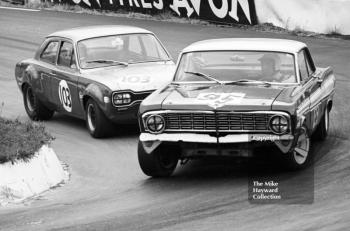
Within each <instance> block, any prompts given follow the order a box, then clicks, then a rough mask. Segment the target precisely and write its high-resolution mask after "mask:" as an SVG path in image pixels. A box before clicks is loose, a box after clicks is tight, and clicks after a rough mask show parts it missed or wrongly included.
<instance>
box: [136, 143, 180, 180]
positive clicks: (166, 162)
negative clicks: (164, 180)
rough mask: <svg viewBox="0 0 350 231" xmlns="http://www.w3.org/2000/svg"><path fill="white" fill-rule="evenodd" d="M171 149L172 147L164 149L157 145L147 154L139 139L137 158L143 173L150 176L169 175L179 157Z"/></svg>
mask: <svg viewBox="0 0 350 231" xmlns="http://www.w3.org/2000/svg"><path fill="white" fill-rule="evenodd" d="M173 150H174V149H170V148H168V149H166V147H164V146H163V147H162V146H159V147H157V148H156V149H155V150H153V152H151V153H150V154H148V153H147V152H146V151H145V149H144V148H143V145H142V143H141V142H140V141H139V144H138V159H139V164H140V167H141V169H142V171H143V173H145V174H146V175H147V176H151V177H168V176H171V174H172V173H173V172H174V170H175V168H176V165H177V162H178V159H179V158H178V155H177V153H175V152H174V151H173Z"/></svg>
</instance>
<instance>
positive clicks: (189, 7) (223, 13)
mask: <svg viewBox="0 0 350 231" xmlns="http://www.w3.org/2000/svg"><path fill="white" fill-rule="evenodd" d="M54 2H55V3H66V4H72V5H80V6H82V7H84V8H91V9H97V10H98V9H100V10H108V11H117V10H121V9H124V10H127V11H133V12H140V13H147V14H157V13H161V12H164V11H167V10H169V11H173V12H174V13H175V14H176V15H178V16H179V17H187V18H198V19H203V20H208V21H215V22H220V23H230V24H232V23H240V24H257V19H256V12H255V4H254V0H60V1H57V0H54Z"/></svg>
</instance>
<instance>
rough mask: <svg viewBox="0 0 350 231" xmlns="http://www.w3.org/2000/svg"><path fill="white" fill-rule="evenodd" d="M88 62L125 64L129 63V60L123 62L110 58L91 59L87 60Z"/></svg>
mask: <svg viewBox="0 0 350 231" xmlns="http://www.w3.org/2000/svg"><path fill="white" fill-rule="evenodd" d="M86 63H107V64H113V65H123V66H128V65H129V63H127V62H121V61H117V60H108V59H95V60H89V61H86Z"/></svg>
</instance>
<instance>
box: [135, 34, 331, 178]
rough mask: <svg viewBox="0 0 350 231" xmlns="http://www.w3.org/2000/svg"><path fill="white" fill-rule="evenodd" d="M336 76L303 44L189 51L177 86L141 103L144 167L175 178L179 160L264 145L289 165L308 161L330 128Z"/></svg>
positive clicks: (242, 43) (249, 151)
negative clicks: (316, 62) (316, 142)
mask: <svg viewBox="0 0 350 231" xmlns="http://www.w3.org/2000/svg"><path fill="white" fill-rule="evenodd" d="M334 89H335V77H334V75H333V71H332V69H331V68H316V67H315V65H314V62H313V60H312V57H311V54H310V52H309V50H308V48H307V46H306V45H305V44H304V43H301V42H297V41H290V40H278V39H219V40H208V41H202V42H198V43H194V44H192V45H190V46H189V47H187V48H185V49H184V51H183V52H182V54H181V55H180V59H179V62H178V65H177V70H176V73H175V76H174V79H173V82H172V83H170V84H169V85H168V86H166V87H164V88H162V89H159V90H157V91H155V92H154V93H153V94H151V95H150V96H149V97H147V99H145V100H144V101H143V103H142V104H141V106H140V118H139V120H140V126H141V135H140V142H139V147H138V157H139V163H140V166H141V168H142V170H143V172H144V173H145V174H146V175H149V176H169V175H171V174H172V172H173V171H174V169H175V167H176V165H177V162H178V160H179V159H182V160H186V159H190V158H198V157H203V156H240V157H249V156H253V155H254V153H256V152H258V151H259V150H261V149H260V148H261V147H263V146H267V147H268V146H273V147H276V148H277V150H279V151H280V153H281V155H282V159H283V160H284V161H285V163H286V164H287V166H288V167H290V168H293V169H300V168H303V167H305V166H307V165H308V164H309V163H310V160H311V158H310V156H311V154H310V152H311V148H310V147H311V146H310V145H311V136H313V137H315V138H318V139H320V140H323V139H325V138H326V136H327V133H328V128H329V113H330V111H331V109H332V105H333V95H334Z"/></svg>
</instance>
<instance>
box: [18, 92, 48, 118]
mask: <svg viewBox="0 0 350 231" xmlns="http://www.w3.org/2000/svg"><path fill="white" fill-rule="evenodd" d="M23 102H24V108H25V110H26V112H27V114H28V116H29V118H31V119H32V120H34V121H39V120H49V119H51V118H52V116H53V114H54V111H52V110H50V109H48V108H47V107H45V106H44V104H43V103H42V102H40V100H39V99H38V97H37V96H36V95H35V93H34V91H33V88H32V87H31V86H26V87H25V88H24V90H23Z"/></svg>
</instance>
